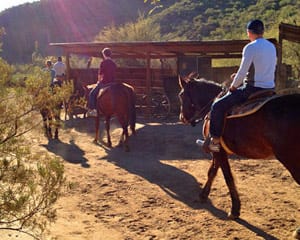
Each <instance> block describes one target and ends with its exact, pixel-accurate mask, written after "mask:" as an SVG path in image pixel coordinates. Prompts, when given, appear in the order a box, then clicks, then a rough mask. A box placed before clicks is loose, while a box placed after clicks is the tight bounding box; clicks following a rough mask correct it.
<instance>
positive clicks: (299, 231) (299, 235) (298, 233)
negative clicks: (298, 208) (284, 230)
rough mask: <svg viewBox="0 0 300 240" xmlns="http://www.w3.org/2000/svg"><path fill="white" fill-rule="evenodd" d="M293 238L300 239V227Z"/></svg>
mask: <svg viewBox="0 0 300 240" xmlns="http://www.w3.org/2000/svg"><path fill="white" fill-rule="evenodd" d="M293 237H294V238H295V239H300V227H298V228H297V229H296V230H295V231H294V232H293Z"/></svg>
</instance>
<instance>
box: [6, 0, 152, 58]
mask: <svg viewBox="0 0 300 240" xmlns="http://www.w3.org/2000/svg"><path fill="white" fill-rule="evenodd" d="M129 2H130V4H129ZM133 6H134V7H133ZM145 9H146V5H145V4H144V3H143V1H141V0H130V1H129V0H118V1H111V0H64V1H61V0H41V1H40V2H34V3H27V4H23V5H20V6H17V7H13V8H10V9H7V10H5V11H3V12H2V13H0V27H4V28H5V31H6V35H5V36H4V37H3V52H2V57H3V58H4V59H6V60H7V61H8V62H10V63H23V62H29V61H30V60H31V54H32V53H33V51H34V49H35V42H36V41H37V42H38V44H39V50H40V52H41V53H42V54H43V55H45V56H47V55H50V54H51V53H53V49H49V46H48V44H49V43H50V42H69V41H72V42H74V41H92V40H93V37H94V36H95V35H96V34H97V33H99V31H100V30H101V29H102V28H103V27H104V26H107V25H110V24H113V23H114V24H116V25H119V24H122V23H125V22H127V21H132V20H134V19H136V18H137V16H138V11H139V10H141V11H144V10H145Z"/></svg>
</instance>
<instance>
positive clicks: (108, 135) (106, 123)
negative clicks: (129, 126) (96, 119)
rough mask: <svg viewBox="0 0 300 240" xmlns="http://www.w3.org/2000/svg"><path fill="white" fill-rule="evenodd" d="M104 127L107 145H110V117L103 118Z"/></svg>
mask: <svg viewBox="0 0 300 240" xmlns="http://www.w3.org/2000/svg"><path fill="white" fill-rule="evenodd" d="M105 127H106V136H107V146H108V147H111V146H112V144H111V139H110V133H109V130H110V117H106V118H105Z"/></svg>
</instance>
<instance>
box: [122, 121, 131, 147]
mask: <svg viewBox="0 0 300 240" xmlns="http://www.w3.org/2000/svg"><path fill="white" fill-rule="evenodd" d="M122 143H123V146H124V149H125V151H126V152H129V151H130V149H129V145H128V126H123V133H122V135H121V138H120V144H122Z"/></svg>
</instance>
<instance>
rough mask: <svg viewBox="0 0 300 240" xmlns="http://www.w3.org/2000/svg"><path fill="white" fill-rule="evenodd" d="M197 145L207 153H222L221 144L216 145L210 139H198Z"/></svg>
mask: <svg viewBox="0 0 300 240" xmlns="http://www.w3.org/2000/svg"><path fill="white" fill-rule="evenodd" d="M196 144H197V145H198V146H200V147H202V149H203V150H204V151H205V152H207V153H208V152H220V148H221V146H220V143H214V142H213V141H212V139H211V138H210V137H208V138H206V139H205V140H201V139H197V140H196Z"/></svg>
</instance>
